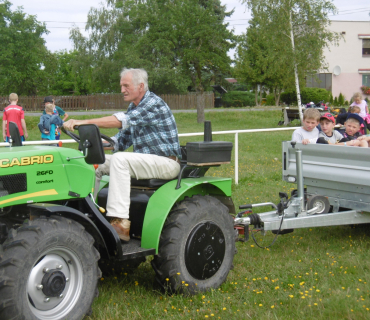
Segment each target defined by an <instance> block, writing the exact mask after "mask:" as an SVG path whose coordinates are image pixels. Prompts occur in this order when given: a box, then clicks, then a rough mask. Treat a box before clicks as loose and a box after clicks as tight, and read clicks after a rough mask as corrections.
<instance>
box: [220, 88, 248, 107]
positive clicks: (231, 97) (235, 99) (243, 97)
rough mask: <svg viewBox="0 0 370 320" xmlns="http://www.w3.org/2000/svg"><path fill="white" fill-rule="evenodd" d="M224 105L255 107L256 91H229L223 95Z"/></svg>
mask: <svg viewBox="0 0 370 320" xmlns="http://www.w3.org/2000/svg"><path fill="white" fill-rule="evenodd" d="M222 106H223V107H225V108H229V107H254V106H255V97H254V93H253V92H248V91H229V92H228V93H225V94H224V95H223V96H222Z"/></svg>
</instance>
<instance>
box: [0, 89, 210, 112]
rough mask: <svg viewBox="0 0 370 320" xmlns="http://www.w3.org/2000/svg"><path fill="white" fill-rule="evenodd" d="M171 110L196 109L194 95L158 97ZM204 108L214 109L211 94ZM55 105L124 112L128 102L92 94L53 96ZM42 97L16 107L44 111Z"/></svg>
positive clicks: (117, 95) (23, 99) (25, 99)
mask: <svg viewBox="0 0 370 320" xmlns="http://www.w3.org/2000/svg"><path fill="white" fill-rule="evenodd" d="M159 96H160V97H161V98H162V99H163V100H164V101H165V102H166V103H167V104H168V106H169V107H170V109H172V110H187V109H196V106H197V103H196V98H197V96H196V94H195V93H188V94H163V95H159ZM204 96H205V107H206V108H207V109H210V108H214V94H213V92H206V93H204ZM54 99H55V104H56V105H57V106H59V107H61V108H62V109H63V110H67V111H73V110H74V111H78V110H86V111H89V110H125V109H127V107H128V102H125V101H123V95H122V94H120V93H112V94H94V95H88V96H55V97H54ZM0 101H1V105H0V110H1V111H2V110H4V108H5V107H6V106H7V105H8V97H7V96H5V97H4V96H2V97H0ZM43 101H44V96H33V97H25V96H24V97H23V96H20V97H19V101H18V105H20V106H22V107H23V108H24V110H25V111H26V112H31V111H42V110H44V105H43Z"/></svg>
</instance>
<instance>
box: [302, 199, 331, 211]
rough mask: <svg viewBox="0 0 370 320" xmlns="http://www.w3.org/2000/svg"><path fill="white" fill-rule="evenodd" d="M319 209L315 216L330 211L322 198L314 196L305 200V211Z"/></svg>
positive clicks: (326, 200) (326, 202)
mask: <svg viewBox="0 0 370 320" xmlns="http://www.w3.org/2000/svg"><path fill="white" fill-rule="evenodd" d="M315 207H319V210H318V211H317V212H316V214H321V213H328V212H329V210H330V203H329V200H328V199H327V198H325V197H324V196H319V195H314V196H311V197H309V198H308V199H307V210H310V209H312V208H315Z"/></svg>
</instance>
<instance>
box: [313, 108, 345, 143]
mask: <svg viewBox="0 0 370 320" xmlns="http://www.w3.org/2000/svg"><path fill="white" fill-rule="evenodd" d="M320 126H321V131H320V133H319V139H320V138H323V139H324V140H325V141H326V143H328V144H336V143H337V142H338V141H339V140H341V139H343V136H342V134H341V133H339V132H338V131H337V130H334V126H335V118H334V116H333V115H332V114H331V113H329V112H327V113H325V114H324V115H322V116H321V118H320ZM333 130H334V131H333ZM321 141H322V139H321ZM317 142H318V143H319V140H318V141H317ZM322 143H325V142H322Z"/></svg>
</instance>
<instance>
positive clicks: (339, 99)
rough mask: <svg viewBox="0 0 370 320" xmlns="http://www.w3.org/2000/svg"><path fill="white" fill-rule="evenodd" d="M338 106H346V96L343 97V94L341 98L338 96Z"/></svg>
mask: <svg viewBox="0 0 370 320" xmlns="http://www.w3.org/2000/svg"><path fill="white" fill-rule="evenodd" d="M338 105H339V106H343V105H344V96H343V94H342V92H341V93H339V96H338Z"/></svg>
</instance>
